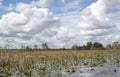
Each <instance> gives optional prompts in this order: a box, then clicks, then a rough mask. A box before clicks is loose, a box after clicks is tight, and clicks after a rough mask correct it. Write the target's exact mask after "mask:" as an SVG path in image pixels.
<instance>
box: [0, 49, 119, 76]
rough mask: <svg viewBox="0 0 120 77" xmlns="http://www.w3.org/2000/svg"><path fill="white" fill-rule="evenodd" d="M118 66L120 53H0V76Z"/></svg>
mask: <svg viewBox="0 0 120 77" xmlns="http://www.w3.org/2000/svg"><path fill="white" fill-rule="evenodd" d="M108 61H109V62H110V63H117V64H118V66H119V65H120V52H119V51H112V50H111V51H107V50H94V51H75V50H66V51H62V50H61V51H52V50H51V51H34V52H32V51H30V52H29V51H22V52H20V51H19V52H18V51H9V50H8V51H7V52H0V74H4V75H5V76H12V75H20V76H22V75H24V76H27V77H31V75H33V74H34V73H37V74H38V75H40V76H41V77H44V76H46V75H51V74H52V73H53V72H54V71H61V70H66V72H68V73H69V74H71V73H74V72H75V67H77V66H82V65H84V66H90V67H95V66H98V65H101V64H104V63H106V62H108Z"/></svg>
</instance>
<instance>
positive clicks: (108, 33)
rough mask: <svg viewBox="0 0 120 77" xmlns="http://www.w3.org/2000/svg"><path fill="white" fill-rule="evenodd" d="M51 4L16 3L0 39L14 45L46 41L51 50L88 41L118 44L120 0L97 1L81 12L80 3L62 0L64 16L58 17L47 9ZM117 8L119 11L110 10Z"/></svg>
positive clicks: (45, 0)
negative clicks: (7, 40) (9, 41)
mask: <svg viewBox="0 0 120 77" xmlns="http://www.w3.org/2000/svg"><path fill="white" fill-rule="evenodd" d="M52 1H53V0H36V1H32V2H31V3H30V4H26V3H18V4H16V5H15V8H14V7H13V9H14V12H9V13H7V14H4V15H2V18H1V20H0V36H1V37H0V39H4V38H9V39H14V40H13V42H14V43H15V45H22V44H28V45H31V44H41V43H42V42H47V43H48V44H49V45H50V46H51V47H64V46H66V47H70V46H71V45H73V44H84V43H85V42H87V41H100V42H103V43H109V42H114V41H117V40H118V41H119V39H120V36H119V35H118V34H119V33H120V27H119V25H120V23H119V19H120V18H119V15H120V11H119V7H120V6H119V4H120V1H119V0H113V1H109V0H98V1H96V2H95V3H92V4H91V5H89V6H87V7H86V8H84V9H83V10H79V9H81V7H80V5H79V4H80V3H81V0H75V1H71V2H68V3H66V0H60V1H61V2H62V3H64V4H63V5H64V6H63V7H64V8H63V7H62V8H61V10H62V11H64V13H63V14H59V15H57V14H54V13H53V12H51V11H50V10H49V9H48V8H45V7H47V6H49V4H50V3H51V2H52ZM114 5H115V6H114ZM114 8H115V9H117V11H116V10H115V11H111V10H113V9H114ZM71 10H72V11H71ZM73 11H74V12H73ZM103 38H104V39H103Z"/></svg>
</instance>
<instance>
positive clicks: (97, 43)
mask: <svg viewBox="0 0 120 77" xmlns="http://www.w3.org/2000/svg"><path fill="white" fill-rule="evenodd" d="M91 49H104V46H103V45H102V44H101V43H99V42H94V43H93V45H92V47H91Z"/></svg>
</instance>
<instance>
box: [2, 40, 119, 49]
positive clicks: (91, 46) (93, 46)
mask: <svg viewBox="0 0 120 77" xmlns="http://www.w3.org/2000/svg"><path fill="white" fill-rule="evenodd" d="M9 43H10V42H9V41H8V40H7V41H6V43H5V47H4V48H2V47H0V49H9V48H8V47H9V46H10V45H9ZM20 49H26V50H31V49H44V50H49V49H51V48H49V46H48V44H47V43H46V42H44V43H42V46H41V48H40V47H38V45H34V46H33V47H31V46H29V45H27V46H21V48H20ZM58 49H60V50H65V49H71V50H105V49H106V50H111V49H120V43H119V42H118V41H117V42H113V43H112V44H107V45H103V44H102V43H100V42H87V43H86V44H84V45H77V44H74V45H72V46H71V48H65V47H63V48H58Z"/></svg>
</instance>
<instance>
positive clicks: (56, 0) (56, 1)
mask: <svg viewBox="0 0 120 77" xmlns="http://www.w3.org/2000/svg"><path fill="white" fill-rule="evenodd" d="M32 1H37V0H3V2H2V5H3V6H6V7H8V6H9V5H16V4H18V3H31V2H32ZM72 1H73V0H66V3H63V4H61V3H60V0H53V2H52V3H51V4H50V6H47V8H49V10H50V11H52V12H54V13H55V14H60V13H64V12H63V11H61V10H60V8H62V7H63V6H65V5H66V4H68V3H70V2H72ZM76 1H77V2H79V7H82V9H84V8H85V7H87V6H89V5H90V4H92V3H93V2H96V1H97V0H81V1H80V0H76ZM73 2H74V1H73ZM75 10H77V9H73V10H72V11H75ZM4 13H6V12H5V11H4V10H2V9H1V11H0V15H2V14H4Z"/></svg>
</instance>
